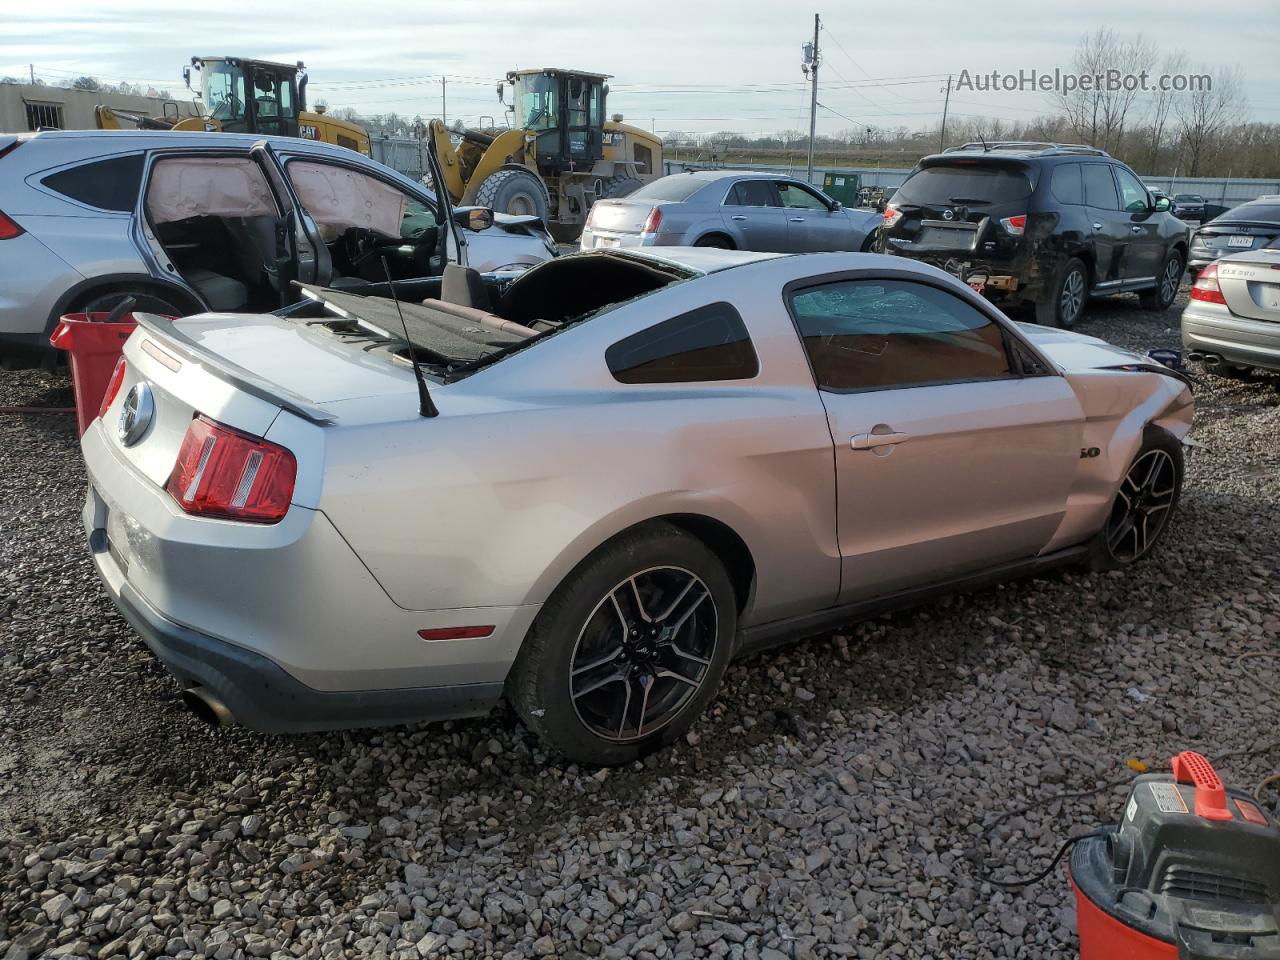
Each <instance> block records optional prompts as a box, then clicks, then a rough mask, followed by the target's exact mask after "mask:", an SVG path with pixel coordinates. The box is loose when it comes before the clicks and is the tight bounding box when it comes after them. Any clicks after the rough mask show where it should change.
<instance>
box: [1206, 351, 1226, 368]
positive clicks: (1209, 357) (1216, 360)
mask: <svg viewBox="0 0 1280 960" xmlns="http://www.w3.org/2000/svg"><path fill="white" fill-rule="evenodd" d="M1201 363H1203V364H1205V365H1206V366H1210V367H1216V366H1218V365H1219V364H1220V363H1222V358H1221V357H1220V356H1218V355H1217V354H1216V353H1206V354H1205V355H1204V359H1203V360H1201Z"/></svg>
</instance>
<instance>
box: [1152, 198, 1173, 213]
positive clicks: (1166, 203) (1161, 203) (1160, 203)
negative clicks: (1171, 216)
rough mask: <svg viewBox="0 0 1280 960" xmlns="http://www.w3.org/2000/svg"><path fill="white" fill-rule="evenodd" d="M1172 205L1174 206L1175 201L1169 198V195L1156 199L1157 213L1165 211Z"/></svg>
mask: <svg viewBox="0 0 1280 960" xmlns="http://www.w3.org/2000/svg"><path fill="white" fill-rule="evenodd" d="M1172 206H1173V203H1172V202H1171V201H1170V200H1169V198H1168V197H1161V198H1160V199H1159V200H1157V201H1156V205H1155V211H1156V213H1163V212H1165V211H1166V210H1168V209H1169V208H1170V207H1172Z"/></svg>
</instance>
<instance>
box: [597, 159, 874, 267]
mask: <svg viewBox="0 0 1280 960" xmlns="http://www.w3.org/2000/svg"><path fill="white" fill-rule="evenodd" d="M883 220H884V217H883V216H882V215H881V214H879V213H877V212H875V211H874V210H851V209H849V208H847V207H845V206H843V205H842V204H840V202H839V201H836V200H832V199H831V198H830V197H828V196H827V195H826V194H825V193H823V192H822V191H821V190H818V189H816V188H815V187H812V186H810V185H809V184H807V183H805V182H804V181H802V180H797V179H796V178H795V177H786V176H778V175H777V174H769V173H752V172H744V171H742V170H701V171H691V172H687V173H675V174H672V175H670V176H667V177H663V178H661V179H660V180H654V181H653V182H651V183H647V184H645V185H644V186H643V187H641V188H640V189H639V190H637V191H635V193H631V194H628V195H627V196H626V197H624V198H622V199H617V200H597V201H596V202H595V203H594V204H593V205H592V207H591V212H590V214H589V215H588V216H587V224H586V228H585V229H584V230H583V232H582V240H581V246H582V249H583V250H594V249H599V248H602V247H603V248H611V247H653V246H689V247H722V248H725V249H730V250H759V251H772V252H777V253H814V252H825V251H833V250H863V251H865V250H870V249H871V244H872V241H873V240H874V238H875V230H876V228H877V227H878V226H880V224H881V223H882V222H883Z"/></svg>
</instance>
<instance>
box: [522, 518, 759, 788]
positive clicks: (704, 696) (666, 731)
mask: <svg viewBox="0 0 1280 960" xmlns="http://www.w3.org/2000/svg"><path fill="white" fill-rule="evenodd" d="M736 632H737V606H736V604H735V602H734V591H733V586H732V584H731V583H730V582H729V577H728V575H727V574H726V573H725V570H724V566H723V565H722V564H721V563H720V561H719V560H718V559H717V558H716V556H715V554H713V553H712V552H711V551H710V550H709V549H708V548H707V547H706V546H705V545H704V544H703V543H702V542H701V541H700V540H698V539H696V538H694V537H692V536H690V535H689V534H687V533H685V532H683V531H682V530H679V529H677V528H676V527H673V526H671V525H669V524H665V523H662V524H652V525H648V526H646V527H643V528H640V529H637V530H635V531H632V532H630V533H627V534H624V535H623V536H621V537H619V538H618V539H616V540H614V541H612V542H611V543H609V544H606V545H605V546H604V547H601V548H600V549H599V550H597V551H596V552H595V553H593V554H592V555H591V556H590V557H588V558H587V559H586V560H584V561H583V562H582V563H581V564H579V566H578V567H577V569H575V570H574V571H573V573H571V574H570V575H569V577H568V578H567V579H566V580H565V581H564V582H563V583H562V584H561V585H560V586H559V587H558V588H557V589H556V591H555V593H553V594H552V596H551V598H550V599H549V600H548V601H547V602H546V604H545V605H544V606H543V608H542V610H541V612H540V613H539V614H538V617H537V619H536V620H535V621H534V625H533V628H532V630H531V631H530V634H529V636H528V637H527V638H526V639H525V642H524V645H523V646H522V647H521V649H520V654H519V656H518V657H517V658H516V662H515V664H514V666H513V667H512V670H511V674H510V676H509V677H508V679H507V698H508V700H509V701H510V702H511V704H512V706H514V707H515V710H516V712H517V713H518V714H519V715H520V717H521V719H522V720H523V721H524V723H525V725H526V726H528V727H529V729H531V730H532V731H533V732H534V733H536V734H537V735H538V736H539V737H540V738H541V739H542V740H544V741H545V742H546V743H547V744H548V745H550V746H551V747H553V748H555V749H556V750H558V751H559V752H560V753H562V754H564V755H565V756H566V757H568V758H569V759H570V760H573V761H576V762H578V763H585V764H592V765H599V766H616V765H620V764H626V763H630V762H632V761H634V760H636V759H638V758H640V757H642V756H644V755H646V754H647V753H650V752H651V751H653V750H656V749H658V748H660V747H662V746H665V745H666V744H669V743H671V742H673V741H674V740H675V739H677V738H678V737H679V736H680V735H682V734H683V733H684V732H685V731H686V730H688V729H689V727H690V726H691V725H692V723H693V721H694V720H695V719H696V718H697V717H698V715H699V714H700V713H702V711H703V709H704V708H705V707H706V705H707V704H708V703H709V702H710V701H711V698H712V697H713V696H715V692H716V689H717V688H718V687H719V685H720V680H721V678H722V677H723V676H724V671H725V668H726V666H727V665H728V663H729V659H730V657H731V655H732V653H733V643H734V636H735V634H736Z"/></svg>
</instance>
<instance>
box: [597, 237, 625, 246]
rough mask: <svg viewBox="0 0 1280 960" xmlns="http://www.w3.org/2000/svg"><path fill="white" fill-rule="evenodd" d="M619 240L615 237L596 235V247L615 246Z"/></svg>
mask: <svg viewBox="0 0 1280 960" xmlns="http://www.w3.org/2000/svg"><path fill="white" fill-rule="evenodd" d="M619 242H620V241H619V240H618V238H617V237H596V246H597V247H616V246H617V245H618V244H619Z"/></svg>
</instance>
